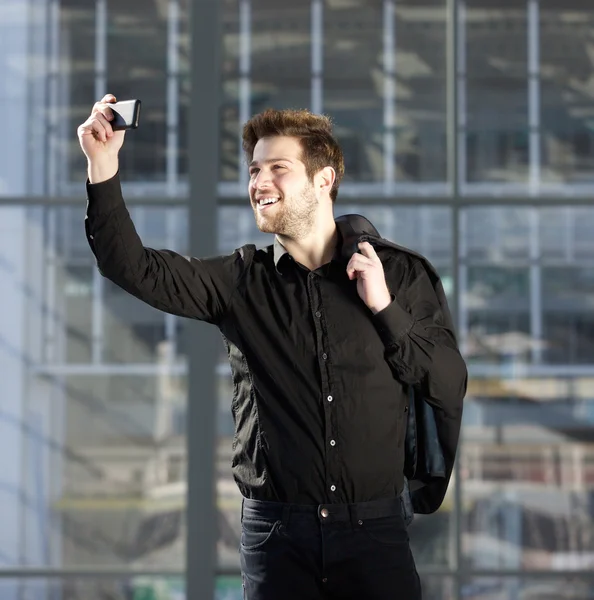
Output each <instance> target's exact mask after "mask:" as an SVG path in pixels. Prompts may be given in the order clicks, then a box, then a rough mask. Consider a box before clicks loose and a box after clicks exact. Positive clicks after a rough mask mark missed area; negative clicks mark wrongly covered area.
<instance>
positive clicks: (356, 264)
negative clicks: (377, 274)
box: [346, 252, 375, 279]
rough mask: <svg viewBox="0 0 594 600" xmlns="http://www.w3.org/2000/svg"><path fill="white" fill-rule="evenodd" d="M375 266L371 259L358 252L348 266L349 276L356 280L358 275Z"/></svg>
mask: <svg viewBox="0 0 594 600" xmlns="http://www.w3.org/2000/svg"><path fill="white" fill-rule="evenodd" d="M374 266H375V264H374V262H373V261H372V260H371V259H369V258H367V257H366V256H363V255H362V254H359V253H358V252H356V253H355V254H353V256H352V257H351V260H349V264H348V265H347V269H346V270H347V275H348V277H349V279H354V278H355V277H356V275H357V273H361V272H363V271H365V270H366V269H370V268H373V267H374Z"/></svg>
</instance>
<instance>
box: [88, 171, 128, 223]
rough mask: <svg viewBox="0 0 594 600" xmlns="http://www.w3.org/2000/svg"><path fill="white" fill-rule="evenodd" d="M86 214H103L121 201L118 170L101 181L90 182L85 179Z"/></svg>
mask: <svg viewBox="0 0 594 600" xmlns="http://www.w3.org/2000/svg"><path fill="white" fill-rule="evenodd" d="M87 201H88V204H87V215H88V216H91V217H92V216H94V215H104V214H108V213H110V212H111V211H112V210H113V209H115V208H117V207H118V206H120V205H121V204H122V202H123V196H122V187H121V184H120V172H119V171H118V172H117V173H116V174H115V175H114V176H113V177H112V178H111V179H106V180H105V181H102V182H101V183H90V182H89V180H88V179H87Z"/></svg>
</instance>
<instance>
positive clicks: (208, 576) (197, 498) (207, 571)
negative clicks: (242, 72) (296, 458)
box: [184, 0, 223, 600]
mask: <svg viewBox="0 0 594 600" xmlns="http://www.w3.org/2000/svg"><path fill="white" fill-rule="evenodd" d="M189 7H190V39H191V53H190V80H191V90H192V91H191V96H190V111H189V115H190V117H189V131H188V140H189V149H188V150H189V157H190V164H192V168H191V169H190V172H189V184H190V189H189V194H188V197H189V205H188V209H189V214H188V224H189V238H188V239H189V245H190V247H189V254H190V255H191V256H211V255H213V254H214V253H216V251H217V193H218V179H219V156H220V146H219V140H220V129H221V127H220V119H219V118H218V114H219V107H220V102H221V80H220V70H221V43H222V42H221V40H222V27H221V17H222V13H223V3H222V2H220V1H219V0H194V2H191V3H190V4H189ZM205 57H207V58H206V59H205ZM184 325H185V327H186V328H187V332H186V335H187V336H188V339H189V340H191V343H189V344H188V355H189V356H188V366H189V368H188V405H187V428H186V432H187V439H186V444H187V456H188V465H187V481H188V488H187V490H188V491H187V503H188V504H187V506H188V509H187V528H186V596H187V597H188V598H204V599H205V600H210V599H211V598H213V597H214V587H215V586H214V583H215V573H216V564H217V537H218V527H217V514H218V513H217V507H216V485H215V482H216V469H215V465H216V454H215V444H216V438H217V427H216V425H217V420H216V414H217V405H218V396H217V386H216V381H217V376H216V368H217V359H218V352H216V351H213V348H220V344H221V339H220V335H219V332H218V331H217V329H216V328H215V327H214V326H212V325H207V324H205V323H198V322H196V321H194V320H191V319H186V320H185V321H184Z"/></svg>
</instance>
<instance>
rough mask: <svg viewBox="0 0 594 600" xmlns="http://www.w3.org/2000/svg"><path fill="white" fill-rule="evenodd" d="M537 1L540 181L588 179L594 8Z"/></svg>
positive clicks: (592, 174) (593, 143) (591, 175)
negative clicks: (540, 137)
mask: <svg viewBox="0 0 594 600" xmlns="http://www.w3.org/2000/svg"><path fill="white" fill-rule="evenodd" d="M539 5H540V17H541V19H540V40H541V48H540V56H541V66H540V86H541V126H542V139H541V148H542V150H541V151H542V179H543V181H544V182H546V183H549V184H558V183H586V182H591V181H592V180H593V179H594V168H593V167H592V161H591V156H592V150H593V149H594V134H593V133H592V123H593V119H594V109H593V108H592V92H591V84H592V80H591V61H590V56H589V52H590V50H589V48H590V43H591V32H592V26H593V25H594V6H593V5H592V3H591V2H587V0H586V1H585V0H566V1H565V0H564V2H561V3H560V2H556V1H555V0H541V1H540V2H539Z"/></svg>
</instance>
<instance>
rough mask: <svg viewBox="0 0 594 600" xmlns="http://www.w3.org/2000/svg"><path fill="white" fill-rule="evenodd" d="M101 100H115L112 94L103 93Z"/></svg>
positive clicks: (110, 101)
mask: <svg viewBox="0 0 594 600" xmlns="http://www.w3.org/2000/svg"><path fill="white" fill-rule="evenodd" d="M101 102H109V103H112V102H116V97H115V96H114V95H113V94H105V96H103V98H102V99H101Z"/></svg>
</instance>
